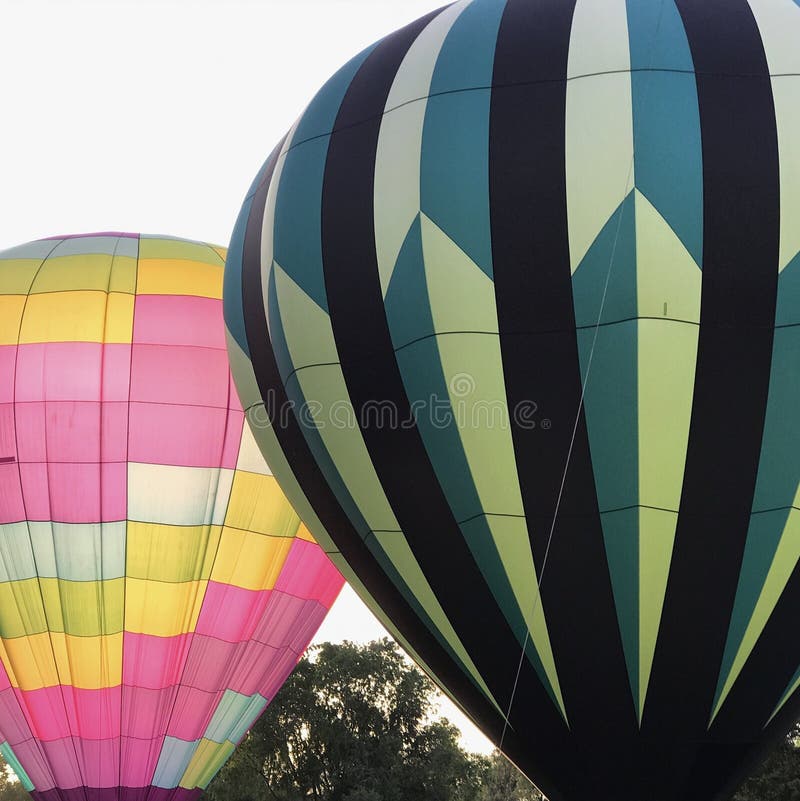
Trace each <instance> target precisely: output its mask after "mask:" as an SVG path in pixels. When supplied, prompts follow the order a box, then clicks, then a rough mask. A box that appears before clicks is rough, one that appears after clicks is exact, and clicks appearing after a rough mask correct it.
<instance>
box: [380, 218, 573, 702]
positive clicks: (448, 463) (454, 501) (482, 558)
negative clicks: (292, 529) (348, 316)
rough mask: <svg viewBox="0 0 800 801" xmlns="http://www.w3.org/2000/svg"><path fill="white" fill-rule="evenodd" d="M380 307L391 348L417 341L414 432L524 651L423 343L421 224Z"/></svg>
mask: <svg viewBox="0 0 800 801" xmlns="http://www.w3.org/2000/svg"><path fill="white" fill-rule="evenodd" d="M385 308H386V317H387V320H388V323H389V330H390V332H391V335H392V341H393V343H394V345H395V347H400V346H401V345H404V344H405V343H407V342H411V341H413V340H416V341H414V342H413V344H410V345H407V346H406V347H402V348H401V349H400V350H399V351H397V364H398V367H399V368H400V373H401V376H402V378H403V384H404V387H405V390H406V393H407V395H408V399H409V402H410V403H411V406H412V409H414V408H416V409H418V414H417V415H416V425H417V429H418V430H419V432H420V435H421V436H422V440H423V442H424V445H425V449H426V451H427V453H428V456H429V458H430V460H431V464H432V465H433V469H434V471H435V473H436V477H437V479H438V480H439V483H440V484H441V486H442V490H443V491H444V494H445V497H446V498H447V501H448V503H449V505H450V508H451V509H452V510H453V515H454V516H455V519H456V520H470V522H469V523H465V524H462V525H461V531H462V533H463V534H464V538H465V540H466V542H467V544H468V546H469V548H470V551H471V552H472V555H473V556H474V558H475V562H476V564H477V565H478V566H479V568H480V570H481V573H482V574H483V576H484V578H485V579H486V582H487V585H488V586H489V588H490V590H491V592H492V594H493V595H494V596H495V598H496V600H497V603H498V605H499V607H500V609H501V610H502V612H503V614H504V616H505V617H506V618H507V619H508V621H509V625H511V627H512V628H513V630H514V632H515V634H516V636H517V638H518V640H519V643H520V646H522V643H523V642H524V641H525V638H526V634H527V624H526V622H525V619H524V617H523V615H522V612H521V611H520V609H519V605H518V603H517V600H516V597H515V595H514V592H513V590H512V588H511V584H510V583H509V581H508V575H507V572H506V569H505V566H504V565H503V563H502V561H501V559H500V556H499V554H498V552H497V548H496V546H495V544H494V539H493V537H492V532H491V530H490V528H489V526H488V524H487V522H486V518H485V517H483V516H479V515H482V513H483V512H484V509H483V507H482V505H481V501H480V498H479V497H478V493H477V490H476V488H475V483H474V481H473V479H472V472H471V470H470V467H469V462H468V461H467V457H466V454H465V453H464V448H463V444H462V441H461V435H460V433H459V429H458V420H457V417H456V416H455V415H454V413H453V409H452V407H451V405H450V401H449V393H448V389H447V384H446V381H445V376H444V373H443V371H442V365H441V359H440V355H439V347H438V344H437V340H436V339H435V338H433V337H427V335H428V334H429V333H432V332H433V319H432V317H431V311H430V306H429V302H428V289H427V282H426V279H425V269H424V259H423V251H422V235H421V231H420V225H419V217H417V219H416V220H415V221H414V224H413V225H412V226H411V228H410V230H409V232H408V234H407V236H406V239H405V241H404V242H403V246H402V248H401V249H400V254H399V256H398V259H397V263H396V265H395V268H394V271H393V273H392V279H391V281H390V282H389V287H388V290H387V293H386V299H385ZM421 337H427V338H421ZM376 558H377V557H376ZM528 652H529V659H530V661H531V663H532V664H533V665H534V667H535V668H536V670H537V672H538V674H539V676H540V678H541V680H542V683H543V684H544V685H545V687H547V689H548V692H550V693H551V695H552V690H551V688H550V685H549V682H548V680H547V676H546V673H545V671H544V668H543V667H542V664H541V661H540V659H539V657H538V655H537V654H536V652H535V649H534V647H533V644H532V643H530V645H529V647H528ZM552 697H553V702H554V703H556V705H558V702H557V701H556V699H555V696H552Z"/></svg>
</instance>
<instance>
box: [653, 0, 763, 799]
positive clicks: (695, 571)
mask: <svg viewBox="0 0 800 801" xmlns="http://www.w3.org/2000/svg"><path fill="white" fill-rule="evenodd" d="M677 5H678V9H679V11H680V14H681V17H682V19H683V24H684V28H685V30H686V34H687V37H688V40H689V47H690V49H691V53H692V58H693V60H694V65H695V71H696V83H697V94H698V103H699V110H700V127H701V135H702V152H703V181H704V198H703V226H704V229H703V279H702V299H701V309H700V329H699V341H698V353H697V368H696V374H695V384H694V401H693V405H692V417H691V425H690V431H689V442H688V450H687V456H686V468H685V472H684V481H683V489H682V494H681V505H680V510H679V515H678V523H677V531H676V537H675V546H674V550H673V556H672V564H671V566H670V572H669V580H668V584H667V593H666V598H665V603H664V610H663V614H662V618H661V627H660V630H659V636H658V641H657V644H656V652H655V658H654V661H653V669H652V674H651V680H650V689H649V692H648V697H647V701H646V705H645V711H644V720H643V729H644V731H645V732H646V733H647V734H648V735H651V736H654V737H657V738H658V739H660V740H662V741H663V742H674V741H677V740H682V741H684V742H691V741H696V742H698V743H700V742H702V741H707V740H708V739H709V736H708V734H707V732H706V727H707V724H708V720H709V716H710V713H711V707H712V703H713V698H714V694H715V690H716V686H717V679H718V673H719V668H720V664H721V661H722V654H723V649H724V647H725V639H726V636H727V631H728V624H729V620H730V615H731V610H732V606H733V600H734V596H735V593H736V586H737V583H738V579H739V572H740V568H741V562H742V554H743V550H744V545H745V540H746V536H747V529H748V524H749V519H750V512H751V508H752V502H753V493H754V488H755V481H756V474H757V471H758V462H759V454H760V450H761V438H762V432H763V425H764V418H765V414H766V405H767V392H768V388H769V376H770V363H771V358H772V340H773V326H774V323H775V301H776V293H777V279H778V243H779V181H778V148H777V132H776V123H775V110H774V107H773V100H772V90H771V85H770V79H769V70H768V67H767V61H766V56H765V54H764V48H763V45H762V42H761V38H760V35H759V32H758V27H757V25H756V23H755V20H754V19H753V16H752V12H751V11H750V8H749V6H748V4H747V2H745V0H703V2H699V1H698V0H677ZM683 758H684V759H685V758H686V754H684V755H683ZM700 758H701V757H700V756H698V759H700ZM667 761H668V760H666V758H665V757H664V756H663V755H662V763H666V762H667ZM667 769H668V768H667ZM695 775H696V774H695ZM686 792H688V790H687V791H686Z"/></svg>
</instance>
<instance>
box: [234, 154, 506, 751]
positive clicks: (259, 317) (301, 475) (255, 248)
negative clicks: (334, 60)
mask: <svg viewBox="0 0 800 801" xmlns="http://www.w3.org/2000/svg"><path fill="white" fill-rule="evenodd" d="M279 150H280V145H279V146H278V149H277V150H276V151H275V152H276V153H277V152H279ZM276 160H277V157H276ZM274 168H275V161H273V163H272V164H271V165H270V167H269V168H268V171H267V175H266V176H265V180H264V181H263V182H262V183H261V185H260V186H259V189H258V192H257V193H256V195H255V197H254V198H253V204H252V208H251V212H250V216H249V217H248V221H247V228H246V231H245V238H244V250H243V257H242V304H243V310H244V321H245V333H246V336H247V342H248V348H249V351H250V357H251V361H252V364H253V369H254V371H255V375H256V380H257V382H258V387H259V392H260V394H261V397H262V399H263V400H264V402H265V409H266V412H267V414H268V416H269V418H270V420H271V421H272V423H273V425H274V430H275V435H276V437H277V439H278V443H279V445H280V447H281V450H282V451H283V452H284V454H285V455H286V458H287V459H288V461H289V463H290V465H291V468H292V471H293V473H294V475H295V477H296V479H297V481H298V483H299V484H300V487H301V488H302V490H303V492H304V494H305V496H306V498H307V499H308V502H309V503H310V505H311V507H312V508H313V510H314V512H315V514H316V515H317V516H318V517H319V519H320V521H321V523H322V525H323V526H324V527H325V530H326V531H327V532H328V534H329V535H330V536H331V538H332V539H333V540H334V542H335V543H336V545H337V547H338V548H339V549H340V552H341V554H342V556H343V558H344V559H345V560H346V561H347V563H348V564H349V565H350V566H351V567H352V569H353V571H354V572H355V573H356V574H357V575H358V577H359V579H360V580H361V581H362V582H363V584H364V587H365V588H366V589H367V591H368V592H369V593H370V595H371V596H372V597H373V598H374V599H375V601H376V603H377V604H378V605H379V606H380V608H381V609H382V610H383V611H384V612H385V613H386V614H387V615H388V617H389V618H390V619H391V621H392V622H393V623H394V625H396V626H397V628H398V629H399V630H400V631H401V632H402V633H403V636H405V637H406V638H407V639H408V640H409V642H410V643H412V645H413V647H414V649H415V650H416V651H417V653H418V654H419V655H420V657H421V658H422V659H423V660H424V661H425V662H426V663H427V664H428V665H429V666H430V667H431V669H432V670H434V671H435V672H436V674H437V676H438V677H439V679H440V680H441V681H442V682H443V683H444V684H445V685H446V686H447V687H448V688H449V689H450V690H451V691H452V692H453V694H454V695H455V696H456V697H457V698H458V699H459V700H460V702H461V703H463V704H464V705H465V706H466V707H468V708H469V710H470V714H471V715H472V716H473V718H474V719H475V721H476V723H478V725H479V726H480V727H481V728H482V729H483V731H485V732H487V733H488V735H489V736H494V737H495V738H497V737H498V736H499V733H500V727H499V724H498V721H497V717H496V712H495V710H494V708H493V707H492V706H491V704H490V703H489V702H488V701H487V700H486V699H485V698H484V697H483V695H482V694H481V693H480V692H479V691H478V690H477V689H476V688H475V686H474V685H473V684H472V682H471V681H470V679H468V678H467V677H466V676H465V675H464V673H462V671H461V670H460V668H459V667H458V666H457V665H456V664H455V663H453V662H452V661H451V659H450V658H449V656H448V655H447V653H446V651H445V650H444V649H443V648H442V646H441V645H440V644H439V642H438V641H437V640H436V639H435V638H434V636H433V635H432V634H431V633H430V632H429V631H428V630H427V629H426V628H425V626H424V625H421V624H420V622H419V620H418V618H417V616H416V614H415V613H414V611H413V609H412V608H411V607H410V606H409V605H408V603H407V601H406V600H405V598H403V596H402V595H401V594H400V592H398V590H397V589H396V588H395V587H394V585H393V584H392V583H391V582H390V581H386V579H385V577H384V576H383V575H382V571H381V570H380V568H379V566H378V565H377V564H376V562H375V559H374V557H373V556H372V554H371V553H370V552H369V550H368V548H367V547H366V545H365V544H364V542H363V541H362V540H361V538H360V537H359V535H358V532H357V531H356V530H355V528H354V527H353V525H352V523H351V521H350V520H349V518H348V517H347V515H346V514H345V512H344V510H343V509H342V507H341V506H340V504H339V502H338V500H337V499H336V497H335V495H334V494H333V492H332V491H331V489H330V487H329V486H328V483H327V480H326V479H325V476H324V475H323V474H322V472H321V470H320V468H319V466H318V464H317V462H316V460H315V458H314V456H313V454H312V453H311V451H310V449H309V447H308V443H307V442H306V440H305V437H304V435H303V432H302V430H301V428H300V425H299V423H298V421H297V419H296V418H295V416H294V415H281V410H282V409H285V408H289V407H288V406H286V405H285V404H288V403H289V399H288V396H287V394H286V390H285V389H284V385H283V383H282V381H281V378H280V374H279V372H278V366H277V363H276V361H275V355H274V353H273V350H272V344H271V341H270V337H269V331H268V329H267V322H266V315H265V310H264V304H263V295H262V287H261V228H262V220H263V216H264V208H265V205H266V199H267V193H268V191H269V187H270V182H271V179H272V174H273V172H274ZM276 421H277V422H276ZM281 421H283V422H285V425H281V424H280V422H281Z"/></svg>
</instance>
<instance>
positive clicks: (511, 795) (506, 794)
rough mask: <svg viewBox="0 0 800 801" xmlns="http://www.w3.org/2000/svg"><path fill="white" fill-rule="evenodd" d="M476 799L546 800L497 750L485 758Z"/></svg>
mask: <svg viewBox="0 0 800 801" xmlns="http://www.w3.org/2000/svg"><path fill="white" fill-rule="evenodd" d="M478 801H546V799H545V797H544V796H543V795H542V794H541V793H540V792H539V790H537V789H536V787H534V786H533V785H532V784H531V783H530V782H529V781H528V780H527V779H526V778H525V777H524V776H523V775H522V774H521V773H520V772H519V771H518V770H517V769H516V768H515V767H514V765H512V764H511V762H509V761H508V760H507V759H506V758H505V757H504V756H503V755H502V754H501V753H500V752H499V751H494V752H493V753H492V755H491V757H489V759H488V760H487V768H486V770H485V772H484V777H483V787H482V788H481V793H480V795H479V796H478Z"/></svg>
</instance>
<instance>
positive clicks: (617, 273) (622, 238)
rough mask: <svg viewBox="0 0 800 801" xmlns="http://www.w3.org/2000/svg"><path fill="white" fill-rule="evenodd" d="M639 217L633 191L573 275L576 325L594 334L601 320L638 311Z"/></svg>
mask: <svg viewBox="0 0 800 801" xmlns="http://www.w3.org/2000/svg"><path fill="white" fill-rule="evenodd" d="M635 220H636V217H635V204H634V195H633V192H631V193H630V194H629V195H628V197H626V198H625V200H624V201H623V202H622V203H621V204H620V205H619V206H617V208H616V209H615V210H614V213H613V214H612V215H611V217H609V219H608V220H607V221H606V224H605V225H604V226H603V228H602V230H601V231H600V233H599V234H598V235H597V237H596V238H595V240H594V242H593V243H592V245H591V247H590V248H589V250H587V251H586V255H585V256H584V257H583V259H582V261H581V263H580V264H579V265H578V269H577V270H576V271H575V274H574V275H573V276H572V294H573V300H574V307H575V325H577V327H578V328H583V329H589V330H590V332H591V334H592V336H593V335H594V328H595V326H596V325H597V323H598V321H599V322H601V323H603V324H604V325H606V324H608V323H611V322H615V321H617V320H631V319H633V318H635V317H636V316H637V314H638V301H637V294H636V292H637V289H636V225H635ZM612 261H613V263H612ZM606 279H608V286H607V287H606ZM604 295H605V300H604ZM601 309H602V318H601V317H600V312H601ZM584 369H585V368H584ZM592 372H593V373H594V368H592ZM595 383H596V382H595Z"/></svg>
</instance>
